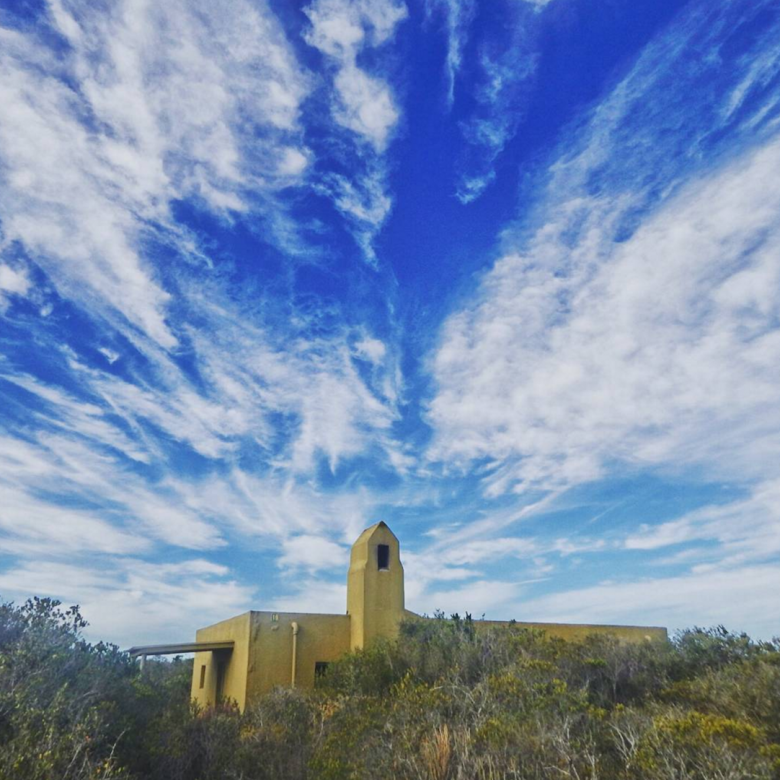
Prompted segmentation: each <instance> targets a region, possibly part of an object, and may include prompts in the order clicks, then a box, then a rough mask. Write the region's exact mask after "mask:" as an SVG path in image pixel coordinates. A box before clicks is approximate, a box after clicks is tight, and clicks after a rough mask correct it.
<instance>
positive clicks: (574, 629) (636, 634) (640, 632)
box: [474, 620, 668, 642]
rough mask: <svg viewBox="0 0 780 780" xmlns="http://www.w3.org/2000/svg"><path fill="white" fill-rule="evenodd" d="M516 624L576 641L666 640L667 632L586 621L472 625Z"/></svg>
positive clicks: (480, 623)
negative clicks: (598, 636)
mask: <svg viewBox="0 0 780 780" xmlns="http://www.w3.org/2000/svg"><path fill="white" fill-rule="evenodd" d="M510 623H511V624H512V625H516V626H519V627H520V628H533V629H539V630H541V631H544V632H545V633H546V634H547V635H548V636H551V637H556V638H558V639H565V640H567V641H569V642H576V641H579V640H582V639H585V637H587V636H592V635H593V634H610V635H612V636H615V637H617V638H618V639H623V640H625V641H627V642H645V641H648V640H655V641H658V640H661V641H666V640H667V639H668V634H667V631H666V629H665V628H661V627H659V626H609V625H600V624H594V625H588V624H586V623H526V622H523V621H519V620H516V621H508V620H475V621H474V625H475V626H477V627H478V628H479V627H480V626H485V627H488V626H507V625H510Z"/></svg>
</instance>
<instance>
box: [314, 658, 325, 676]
mask: <svg viewBox="0 0 780 780" xmlns="http://www.w3.org/2000/svg"><path fill="white" fill-rule="evenodd" d="M327 671H328V662H327V661H317V662H316V663H315V664H314V679H315V680H319V678H320V677H324V676H325V673H326V672H327Z"/></svg>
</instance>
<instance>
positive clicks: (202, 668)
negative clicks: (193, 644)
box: [200, 664, 206, 688]
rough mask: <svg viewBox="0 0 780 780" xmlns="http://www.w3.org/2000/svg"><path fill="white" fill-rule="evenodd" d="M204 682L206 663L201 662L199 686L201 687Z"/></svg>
mask: <svg viewBox="0 0 780 780" xmlns="http://www.w3.org/2000/svg"><path fill="white" fill-rule="evenodd" d="M205 684H206V664H203V665H202V666H201V667H200V687H201V688H203V686H204V685H205Z"/></svg>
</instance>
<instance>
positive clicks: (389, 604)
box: [347, 523, 404, 650]
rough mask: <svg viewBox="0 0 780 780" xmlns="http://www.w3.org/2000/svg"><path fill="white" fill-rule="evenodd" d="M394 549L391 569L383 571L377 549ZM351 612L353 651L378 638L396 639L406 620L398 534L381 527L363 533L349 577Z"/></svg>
mask: <svg viewBox="0 0 780 780" xmlns="http://www.w3.org/2000/svg"><path fill="white" fill-rule="evenodd" d="M380 544H386V545H388V547H389V548H390V558H389V565H388V568H387V569H386V570H380V569H379V567H378V565H377V548H378V547H379V545H380ZM347 612H348V613H349V616H350V618H351V634H352V638H351V647H352V649H353V650H357V649H360V648H362V647H365V646H366V645H368V644H370V643H371V641H372V640H374V639H375V638H377V637H380V636H383V637H394V636H396V635H397V633H398V625H399V624H400V622H401V619H402V618H403V616H404V567H403V566H402V565H401V556H400V548H399V544H398V539H396V537H395V534H394V533H393V532H392V531H391V530H390V529H389V528H388V527H387V526H386V525H385V524H384V523H377V524H376V525H372V526H371V527H370V528H367V529H366V530H365V531H363V533H362V534H360V536H359V537H358V540H357V541H356V542H355V544H353V545H352V553H351V555H350V561H349V573H348V575H347Z"/></svg>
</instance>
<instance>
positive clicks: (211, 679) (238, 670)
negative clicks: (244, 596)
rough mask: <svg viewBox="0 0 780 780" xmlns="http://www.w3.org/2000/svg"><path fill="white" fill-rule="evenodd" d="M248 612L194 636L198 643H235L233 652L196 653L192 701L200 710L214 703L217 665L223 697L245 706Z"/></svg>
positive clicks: (248, 645) (216, 624)
mask: <svg viewBox="0 0 780 780" xmlns="http://www.w3.org/2000/svg"><path fill="white" fill-rule="evenodd" d="M250 616H251V613H250V612H245V613H244V614H243V615H238V616H237V617H234V618H230V619H229V620H223V621H222V622H221V623H215V624H214V625H213V626H208V628H201V629H199V630H198V632H197V633H196V635H195V637H196V641H198V642H224V641H228V640H233V642H235V645H234V648H233V650H232V651H229V650H217V651H214V652H207V653H195V661H194V665H193V668H192V698H193V699H194V700H195V701H196V702H198V704H200V705H201V706H202V707H207V706H210V705H213V704H215V703H216V701H217V677H218V669H219V666H220V665H222V667H223V675H224V678H223V683H222V698H223V699H232V700H234V701H235V702H236V703H237V704H238V706H239V707H240V708H241V709H243V708H244V706H245V705H246V689H247V668H248V665H249V647H250V636H249V630H250ZM202 666H205V667H206V674H205V680H204V686H203V688H201V687H200V676H201V667H202Z"/></svg>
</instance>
